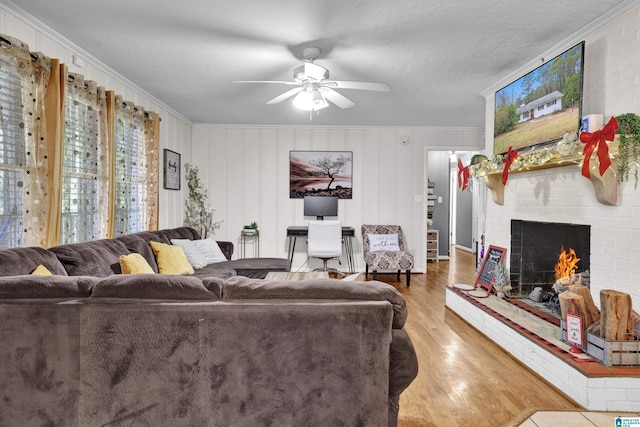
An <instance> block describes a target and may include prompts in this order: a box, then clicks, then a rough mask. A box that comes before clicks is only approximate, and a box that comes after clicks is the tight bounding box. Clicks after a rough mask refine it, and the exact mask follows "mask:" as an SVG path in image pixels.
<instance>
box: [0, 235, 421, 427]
mask: <svg viewBox="0 0 640 427" xmlns="http://www.w3.org/2000/svg"><path fill="white" fill-rule="evenodd" d="M198 237H199V236H197V233H196V232H195V231H194V230H192V229H187V228H183V227H181V228H177V229H172V230H161V231H150V232H143V233H136V234H133V235H129V236H123V237H121V238H117V239H105V240H99V241H94V242H86V243H81V244H75V245H62V246H58V247H55V248H51V249H48V250H45V249H42V248H16V249H6V250H0V343H2V344H1V345H0V425H2V426H26V425H29V426H38V425H49V426H98V425H114V426H115V425H153V426H231V425H233V426H276V425H277V426H328V425H331V426H387V425H389V426H395V425H396V424H397V415H398V402H399V396H400V393H401V392H402V391H403V390H405V389H406V387H408V386H409V384H410V383H411V382H412V381H413V379H414V378H415V376H416V374H417V360H416V355H415V351H414V348H413V345H412V343H411V339H410V338H409V336H408V334H407V333H406V331H405V330H404V327H403V326H404V322H405V320H406V317H407V308H406V305H405V301H404V298H403V297H402V295H401V294H400V293H399V292H398V291H397V290H396V289H395V288H393V287H392V286H389V285H387V284H385V283H381V282H377V281H372V282H343V281H340V280H330V279H325V280H307V281H298V282H287V281H269V280H262V279H259V278H254V277H247V276H257V277H260V276H263V275H264V274H266V271H282V270H278V269H283V268H284V269H285V271H287V270H288V268H289V266H288V261H287V260H284V261H283V260H280V259H277V258H276V259H261V260H255V261H253V262H254V263H252V262H251V260H234V261H231V260H230V261H227V262H222V263H219V264H220V265H209V266H207V267H205V268H203V269H200V270H198V271H196V274H194V275H193V276H169V275H162V274H140V275H123V274H118V268H119V263H118V261H117V260H118V259H119V255H126V254H128V253H130V252H137V253H140V254H142V255H143V256H144V257H145V258H147V260H148V262H149V264H150V265H151V266H152V267H153V268H154V269H155V271H157V265H155V260H154V259H153V253H152V252H151V251H150V249H149V245H148V241H149V240H156V241H161V242H166V241H168V240H169V239H171V238H190V239H196V238H198ZM145 245H146V246H145ZM221 247H222V248H223V251H225V254H228V255H227V258H230V253H231V251H232V250H233V245H231V246H228V244H221ZM40 264H42V265H44V266H45V267H46V268H47V269H48V270H49V271H51V272H52V273H53V274H54V275H52V276H34V275H31V274H29V273H30V272H31V271H33V269H35V268H36V267H37V266H38V265H40ZM154 265H155V267H154Z"/></svg>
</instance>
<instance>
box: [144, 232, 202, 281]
mask: <svg viewBox="0 0 640 427" xmlns="http://www.w3.org/2000/svg"><path fill="white" fill-rule="evenodd" d="M149 244H150V245H151V249H152V250H153V253H154V254H155V256H156V262H157V263H158V271H159V272H160V274H172V275H178V276H188V275H190V274H193V267H191V264H189V260H187V257H186V255H185V254H184V251H183V250H182V248H180V247H178V246H173V245H167V244H166V243H160V242H154V241H153V240H152V241H150V242H149Z"/></svg>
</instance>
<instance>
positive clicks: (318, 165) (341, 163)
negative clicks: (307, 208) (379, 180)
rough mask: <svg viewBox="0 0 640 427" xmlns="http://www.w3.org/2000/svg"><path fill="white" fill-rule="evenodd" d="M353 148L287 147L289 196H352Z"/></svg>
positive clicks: (347, 197) (300, 197)
mask: <svg viewBox="0 0 640 427" xmlns="http://www.w3.org/2000/svg"><path fill="white" fill-rule="evenodd" d="M352 182H353V152H352V151H290V152H289V198H291V199H302V198H304V196H333V197H338V198H339V199H351V198H352V197H353V196H352Z"/></svg>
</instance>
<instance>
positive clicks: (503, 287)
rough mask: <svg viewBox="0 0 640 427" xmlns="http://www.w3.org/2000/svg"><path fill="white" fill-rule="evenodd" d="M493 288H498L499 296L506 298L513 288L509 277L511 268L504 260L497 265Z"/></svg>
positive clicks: (497, 294)
mask: <svg viewBox="0 0 640 427" xmlns="http://www.w3.org/2000/svg"><path fill="white" fill-rule="evenodd" d="M493 288H494V289H495V290H496V296H497V297H498V298H504V297H505V295H507V293H508V292H509V291H510V290H511V280H510V279H509V270H508V269H507V265H506V263H505V262H504V261H503V262H501V263H500V264H498V266H497V267H496V275H495V278H494V281H493Z"/></svg>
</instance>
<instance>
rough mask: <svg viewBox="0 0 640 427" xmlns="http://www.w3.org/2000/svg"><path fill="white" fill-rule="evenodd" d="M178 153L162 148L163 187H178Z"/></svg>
mask: <svg viewBox="0 0 640 427" xmlns="http://www.w3.org/2000/svg"><path fill="white" fill-rule="evenodd" d="M181 173H182V172H181V170H180V154H179V153H176V152H175V151H171V150H167V149H166V148H165V149H164V181H163V183H164V188H166V189H167V190H179V189H180V174H181Z"/></svg>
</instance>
